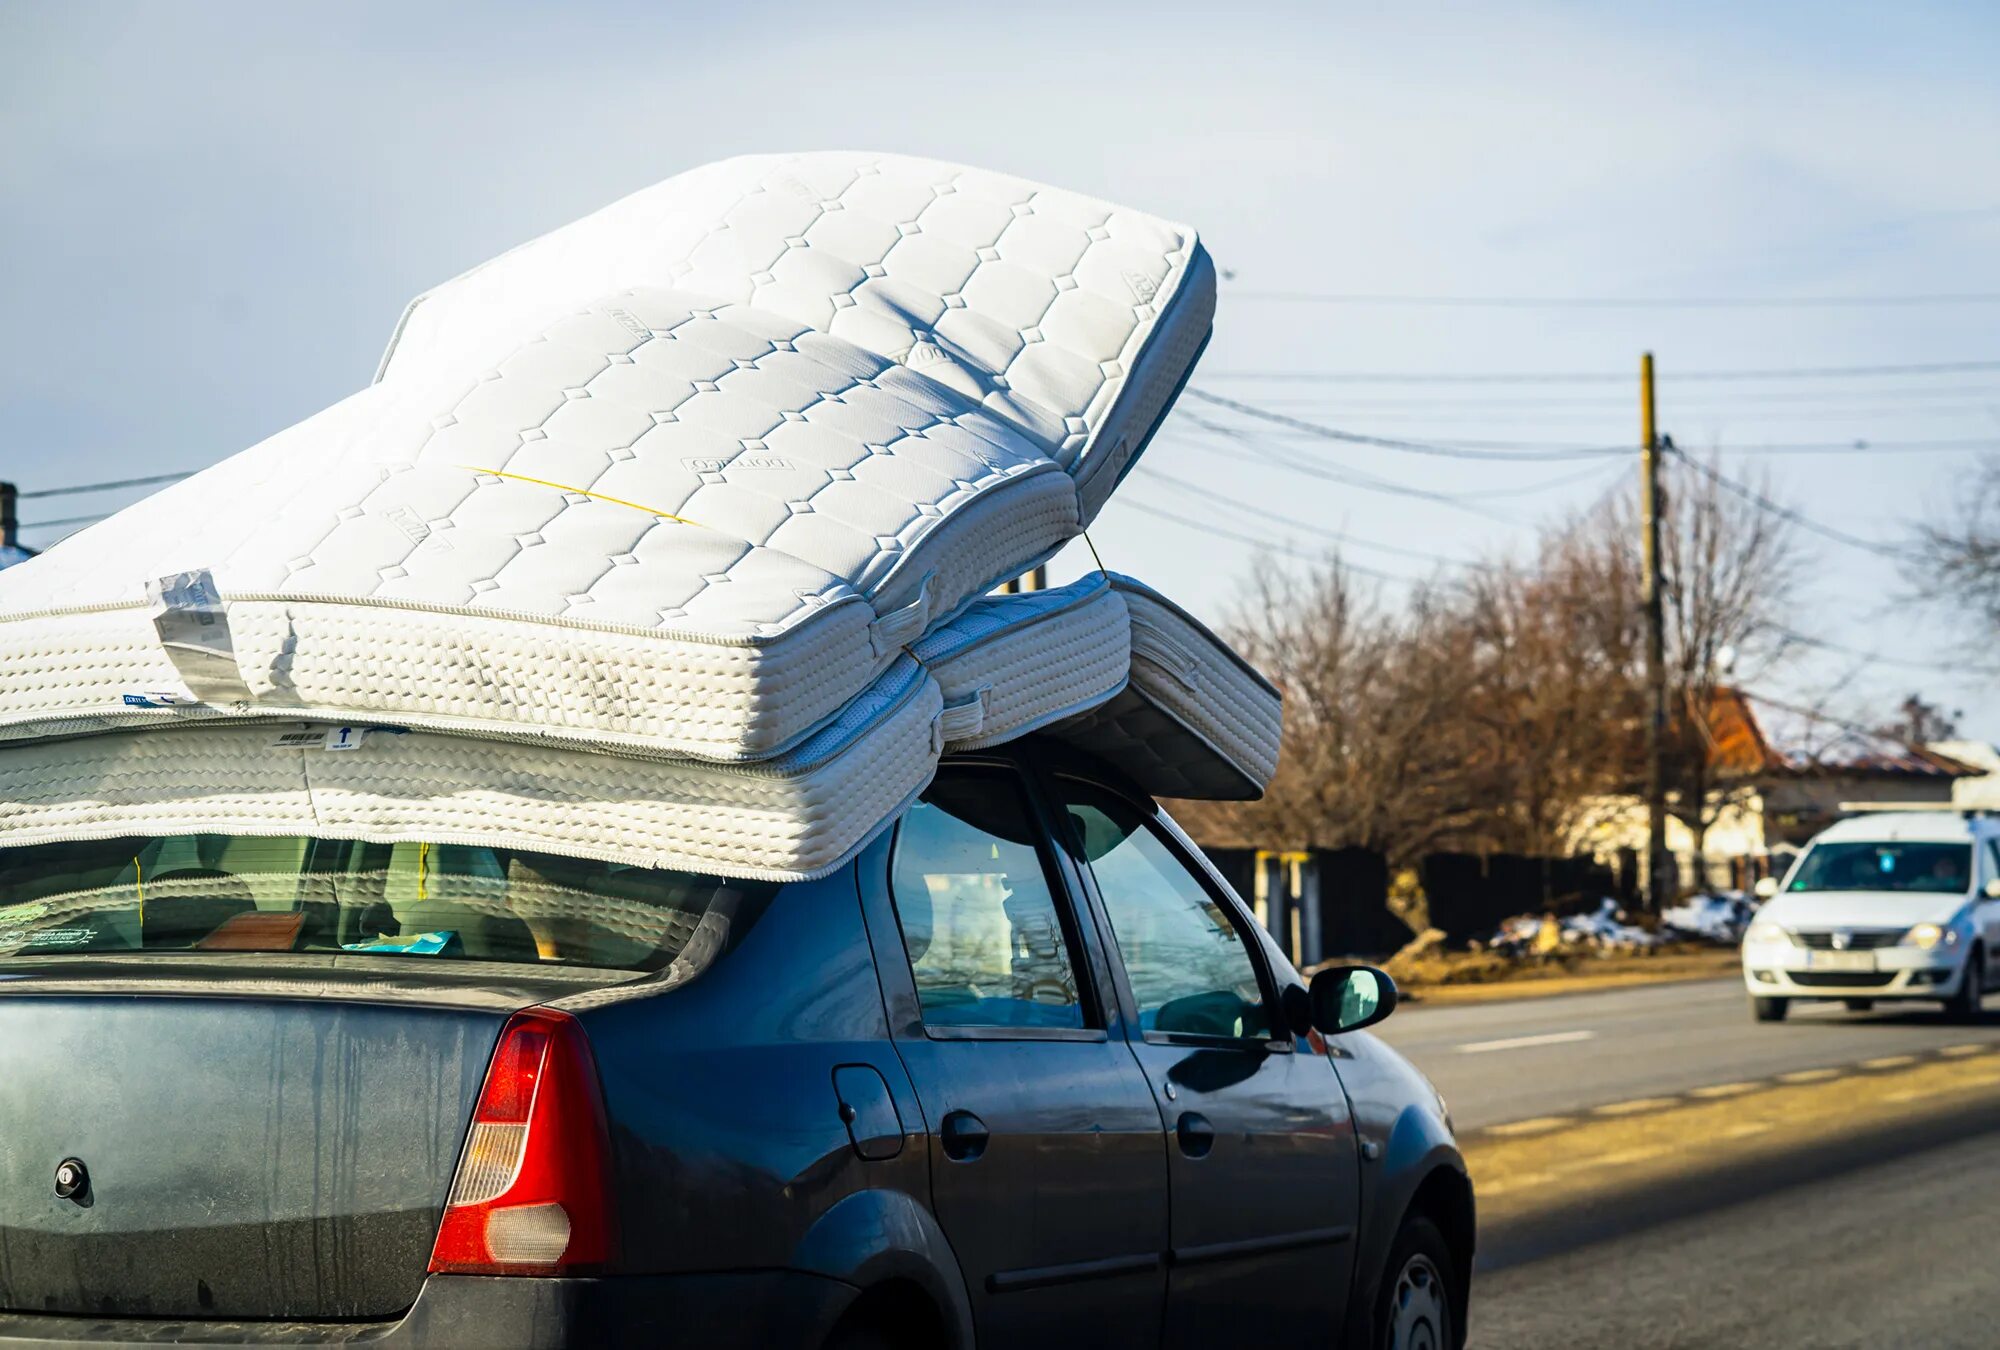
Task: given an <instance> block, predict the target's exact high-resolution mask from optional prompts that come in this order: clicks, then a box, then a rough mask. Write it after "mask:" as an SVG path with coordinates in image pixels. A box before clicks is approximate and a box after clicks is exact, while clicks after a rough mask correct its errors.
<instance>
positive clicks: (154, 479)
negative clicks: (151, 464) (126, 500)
mask: <svg viewBox="0 0 2000 1350" xmlns="http://www.w3.org/2000/svg"><path fill="white" fill-rule="evenodd" d="M193 473H194V470H192V469H187V470H183V471H182V472H180V473H156V474H149V475H148V476H146V477H144V478H119V479H116V480H113V481H111V482H108V483H73V484H71V485H70V486H68V487H53V488H36V489H34V490H33V491H30V492H20V493H16V494H15V496H16V497H18V498H19V499H20V500H22V501H26V500H27V499H28V498H30V497H68V496H72V495H74V494H76V493H80V492H110V491H111V490H113V489H114V488H135V487H153V486H155V485H157V484H160V483H177V482H179V481H180V480H181V479H183V478H187V477H189V476H191V475H192V474H193Z"/></svg>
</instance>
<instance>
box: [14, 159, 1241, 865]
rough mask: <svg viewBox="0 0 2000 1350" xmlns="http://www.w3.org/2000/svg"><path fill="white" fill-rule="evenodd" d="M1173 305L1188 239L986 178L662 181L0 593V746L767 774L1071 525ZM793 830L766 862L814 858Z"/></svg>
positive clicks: (1191, 259)
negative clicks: (495, 748) (387, 732)
mask: <svg viewBox="0 0 2000 1350" xmlns="http://www.w3.org/2000/svg"><path fill="white" fill-rule="evenodd" d="M1213 304H1214V275H1213V270H1212V268H1211V267H1210V265H1209V263H1208V260H1207V256H1206V254H1205V252H1204V251H1203V249H1202V247H1201V245H1200V243H1199V241H1198V240H1197V238H1196V237H1195V235H1194V233H1193V232H1192V231H1191V230H1188V229H1186V228H1184V227H1181V226H1175V225H1170V224H1167V223H1165V222H1162V221H1158V220H1155V219H1153V218H1151V217H1148V216H1143V215H1139V214H1137V213H1134V212H1129V211H1125V210H1123V209H1120V208H1116V207H1112V206H1108V205H1105V204H1103V203H1099V202H1094V201H1091V200H1089V199H1087V198H1083V197H1078V196H1075V195H1073V194H1070V193H1065V192H1060V191H1057V190H1054V189H1049V188H1043V187H1038V186H1036V185H1034V184H1030V183H1024V182H1021V181H1020V180H1017V179H1011V178H1007V177H1004V176H1001V175H996V174H989V173H985V172H982V171H978V170H971V169H964V168H959V167H956V166H951V165H945V164H938V163H934V162H930V161H920V160H911V159H903V158H898V157H893V156H882V155H856V154H811V155H796V156H768V157H756V158H749V159H741V160H731V161H727V162H725V163H722V164H717V165H711V166H708V167H706V168H704V169H700V170H696V171H694V172H693V173H690V174H686V175H682V176H681V177H679V178H676V179H672V180H670V181H668V182H666V183H663V184H661V185H659V186H658V187H655V188H651V189H648V190H646V191H644V192H641V193H638V194H636V195H634V196H633V197H630V198H627V199H626V200H624V201H622V202H620V203H617V204H616V205H614V206H612V207H609V208H607V209H606V210H604V211H602V212H599V213H598V214H597V215H594V216H591V217H588V218H587V219H585V220H583V221H580V222H578V223H576V224H575V225H572V226H569V227H567V228H565V229H562V230H558V231H556V232H555V233H553V234H550V235H548V236H546V237H544V238H542V239H540V240H537V241H535V242H534V243H531V244H528V245H525V246H523V247H522V248H519V249H516V250H514V251H513V252H511V253H508V254H506V255H503V256H502V257H501V258H499V259H496V260H495V261H493V262H491V263H488V264H486V265H485V266H483V267H481V268H478V269H476V270H474V271H473V272H471V273H468V274H467V275H466V276H464V277H461V278H459V279H458V280H456V281H453V282H450V283H448V284H446V285H444V286H442V287H439V288H438V289H436V290H434V291H432V292H430V293H429V294H427V295H425V296H423V297H421V298H420V299H419V300H418V301H417V302H415V303H414V304H413V305H412V306H411V308H410V310H409V311H408V313H406V315H405V316H404V320H403V322H402V324H401V325H400V326H399V328H398V332H397V337H396V339H395V341H394V342H393V343H392V346H391V348H390V351H389V353H388V355H387V356H386V357H385V358H384V362H383V368H382V372H381V374H380V376H379V377H378V382H377V383H376V384H375V385H373V386H372V387H370V388H368V389H366V390H364V391H362V392H361V393H358V394H356V395H354V396H353V397H351V398H349V399H347V400H345V401H343V402H342V403H339V404H337V405H335V406H334V407H332V408H329V409H327V410H326V411H325V412H322V413H320V414H318V415H317V416H315V417H313V418H310V419H308V420H307V421H305V422H302V423H300V424H298V425H297V426H295V427H292V428H289V429H288V430H286V431H283V432H280V433H279V434H278V435H276V436H274V437H272V438H271V439H270V440H268V441H265V442H264V443H262V444H260V445H258V446H255V447H253V448H252V449H250V450H247V451H244V452H243V453H241V454H238V455H236V456H234V457H232V458H230V459H227V460H225V461H223V462H222V463H221V464H218V465H217V466H215V467H214V468H212V469H209V470H207V471H205V472H203V473H201V474H198V475H196V476H195V477H193V478H190V479H188V480H186V481H184V482H182V483H180V484H177V485H175V486H174V487H172V488H170V489H168V490H166V491H164V492H161V493H159V494H156V495H155V496H153V497H150V498H148V499H146V500H145V501H142V502H140V503H138V504H137V505H135V506H132V507H130V508H128V509H126V510H125V511H122V512H120V513H118V514H117V515H116V516H113V517H112V518H110V519H109V520H106V521H104V522H102V523H101V524H99V525H97V526H94V527H92V528H91V529H88V530H85V531H83V532H82V533H80V534H78V535H75V536H73V537H72V538H70V539H68V540H66V541H65V542H64V543H62V544H60V545H58V546H57V547H55V548H54V549H51V550H50V551H49V552H48V553H47V554H45V555H44V556H42V557H41V558H38V559H36V560H34V561H31V562H29V563H26V564H23V565H21V566H17V567H14V568H9V569H7V570H6V571H4V572H0V739H14V740H29V739H36V738H42V737H52V736H59V737H67V736H73V735H76V734H78V733H82V732H111V731H117V730H120V729H130V728H137V727H149V728H159V727H163V726H185V725H188V724H192V723H199V722H211V721H217V720H227V719H256V720H259V721H262V720H268V719H272V718H286V719H294V720H297V719H310V720H326V721H337V722H352V721H369V722H390V723H394V724H396V725H399V726H404V727H410V728H418V729H422V730H429V731H438V732H451V733H457V734H458V735H459V736H460V737H468V736H469V737H507V738H512V739H515V740H520V741H527V742H530V743H540V744H543V745H545V746H547V747H549V748H550V749H551V751H552V752H553V751H554V750H556V749H559V748H562V747H580V748H588V749H595V750H608V751H615V752H625V753H628V754H636V755H643V756H647V757H650V758H652V759H654V760H656V761H661V762H664V761H667V760H692V761H711V762H714V763H716V764H721V765H738V766H743V767H744V769H745V772H746V774H748V775H750V776H752V777H758V776H761V778H760V781H762V780H764V779H769V778H771V777H772V776H773V775H775V774H777V773H778V770H777V768H776V767H775V766H776V765H778V764H779V763H786V764H790V765H792V766H793V767H798V766H799V765H800V764H802V763H803V762H805V761H803V760H801V759H799V757H800V756H805V757H806V758H807V759H810V758H811V756H812V755H813V754H824V752H825V751H826V749H827V746H826V743H825V740H824V733H827V732H829V731H833V730H835V729H836V726H837V724H836V720H835V719H837V718H838V719H841V723H840V724H845V723H846V721H847V720H848V719H849V717H850V716H851V713H852V708H851V706H850V705H852V704H853V703H854V701H855V700H856V699H857V698H860V697H863V696H864V691H877V690H881V689H886V688H889V687H890V686H893V685H894V684H895V671H896V669H897V668H898V667H899V665H901V664H903V663H906V662H907V661H908V660H909V659H910V658H909V657H908V656H907V651H908V649H909V648H910V645H911V644H912V643H914V642H918V641H920V640H922V639H924V638H925V637H926V635H928V634H932V633H934V632H935V631H936V630H937V629H938V628H939V626H940V625H941V624H943V623H944V622H946V621H948V620H950V619H951V618H952V617H954V616H956V615H959V614H961V613H962V612H964V611H966V608H967V606H968V605H969V604H971V602H972V601H973V600H974V599H975V598H976V597H978V596H980V595H981V594H983V593H984V592H986V591H987V590H989V589H990V588H991V587H992V585H993V584H994V583H995V582H997V581H999V580H1001V579H1003V578H1005V577H1008V576H1011V575H1014V574H1016V573H1018V572H1020V571H1022V570H1024V569H1025V568H1026V567H1028V566H1030V565H1032V564H1033V563H1035V562H1037V561H1039V560H1041V559H1044V558H1046V557H1048V556H1049V555H1051V554H1052V553H1054V552H1055V551H1056V550H1057V549H1059V548H1060V547H1061V546H1062V545H1063V544H1064V543H1065V542H1066V541H1067V540H1068V539H1070V538H1071V537H1073V536H1074V535H1075V534H1076V533H1077V532H1078V531H1079V530H1080V529H1081V528H1082V527H1083V526H1084V525H1085V524H1086V523H1087V522H1088V521H1089V519H1090V518H1091V516H1092V515H1093V514H1094V512H1095V511H1096V509H1097V508H1098V506H1100V505H1101V504H1102V502H1103V500H1104V499H1105V497H1106V496H1107V495H1108V493H1109V492H1110V490H1111V488H1112V487H1113V485H1114V484H1115V483H1116V481H1117V480H1118V478H1119V477H1120V476H1121V475H1122V474H1123V473H1124V472H1125V470H1126V469H1128V468H1129V467H1130V465H1131V463H1132V461H1133V459H1134V457H1136V455H1137V454H1138V453H1139V451H1140V450H1141V449H1142V448H1143V445H1144V443H1145V441H1146V440H1147V438H1148V437H1149V436H1150V435H1151V433H1152V431H1153V429H1154V427H1155V425H1156V424H1157V422H1158V420H1159V418H1160V417H1161V416H1162V415H1163V413H1164V410H1165V408H1166V407H1167V405H1168V404H1169V403H1170V402H1171V400H1172V397H1173V395H1174V393H1175V392H1176V391H1177V390H1178V388H1179V386H1180V384H1181V382H1182V381H1183V380H1184V379H1185V378H1186V375H1187V373H1188V370H1189V369H1190V368H1191V366H1192V364H1193V362H1194V360H1195V358H1196V356H1197V355H1198V353H1199V351H1200V348H1201V345H1202V343H1203V341H1204V340H1205V338H1206V336H1207V333H1208V329H1209V323H1210V318H1211V314H1212V310H1213ZM937 683H938V682H937V681H935V680H934V681H932V684H933V685H936V684H937ZM869 696H871V697H872V693H871V694H870V695H869ZM936 696H938V697H942V696H943V695H942V694H941V693H940V694H937V695H936ZM911 697H912V698H919V696H918V695H911ZM994 697H995V700H996V703H997V701H998V697H999V696H998V695H997V694H996V695H995V696H994ZM919 701H920V700H919ZM843 709H849V712H847V713H843V711H842V710H843ZM891 720H893V719H891ZM919 720H921V719H919ZM267 734H268V733H266V732H264V731H246V732H245V735H246V736H248V737H249V739H248V740H245V741H243V742H242V744H243V745H246V746H248V745H251V744H253V743H255V742H256V739H257V738H258V737H260V736H267ZM988 734H989V735H991V734H997V733H988ZM232 743H233V742H223V741H216V742H202V744H204V745H211V744H212V745H215V746H221V745H224V744H232ZM401 743H402V744H407V745H433V744H435V745H439V746H450V747H452V748H451V750H450V753H451V754H452V755H456V756H459V757H461V758H476V757H477V754H479V753H489V754H496V755H497V754H498V753H499V752H477V751H474V750H473V749H471V748H470V747H469V745H468V744H467V743H465V742H463V741H462V740H454V741H434V740H432V739H430V738H421V739H419V738H412V739H410V740H408V741H404V742H401ZM113 744H128V742H125V741H118V742H106V747H105V750H106V753H109V752H110V751H109V747H110V746H112V745H113ZM130 744H133V745H136V744H137V743H130ZM383 744H384V747H385V748H383V749H381V750H380V753H388V749H387V748H386V747H387V745H388V743H387V742H384V743H383ZM815 747H817V748H815ZM133 753H150V752H141V751H139V750H136V749H135V750H134V751H133ZM204 753H207V752H204ZM440 753H443V752H442V751H441V752H440ZM9 758H10V759H11V758H12V756H11V755H10V756H9ZM753 763H754V764H757V765H761V767H756V768H751V767H750V766H751V765H752V764H753ZM467 767H468V771H472V768H473V766H471V765H468V766H467ZM581 771H582V770H579V772H581ZM694 771H695V770H692V769H674V770H671V771H670V770H668V769H666V768H664V767H663V768H660V769H659V770H658V771H657V772H658V773H660V774H669V773H670V772H671V773H690V772H694ZM676 781H678V780H676ZM885 781H886V780H885ZM898 781H904V782H907V781H909V780H907V779H904V780H898ZM662 790H663V791H665V790H667V788H665V787H663V788H662ZM788 790H789V789H788ZM799 790H800V791H803V790H804V788H802V787H801V788H799ZM885 790H887V789H885ZM837 805H844V803H842V804H837ZM874 805H876V806H879V805H880V803H879V802H878V803H875V804H874ZM890 805H893V803H890ZM870 809H873V807H872V806H871V808H870ZM370 828H372V827H370ZM607 828H609V827H608V826H607ZM718 828H719V827H718ZM799 829H800V830H801V831H803V833H802V834H801V837H800V838H799V839H798V840H797V841H796V843H797V848H796V849H795V850H794V852H793V854H792V855H789V856H791V858H792V862H790V863H787V864H786V868H787V870H793V867H794V864H796V866H797V867H800V868H807V869H808V870H809V869H810V868H812V867H818V866H820V865H821V863H820V862H819V861H814V860H817V859H822V858H823V857H824V856H825V854H824V853H823V852H814V851H813V850H814V849H823V848H824V847H827V846H830V842H832V843H837V842H838V840H839V839H841V838H843V837H844V835H843V833H842V829H841V828H838V827H835V826H832V825H827V826H826V827H825V829H824V830H821V827H820V825H818V824H815V825H813V826H812V827H810V828H808V827H806V826H803V825H802V826H799ZM814 831H820V833H823V834H824V836H825V838H824V839H823V840H822V839H819V838H815V839H814V840H812V841H811V842H810V843H808V841H807V840H806V838H805V837H804V836H805V834H810V833H813V832H814ZM640 833H641V834H644V833H645V831H644V830H641V831H640ZM750 833H751V834H753V835H754V834H755V833H756V831H755V830H752V831H750ZM648 837H651V836H648ZM829 841H830V842H829ZM713 851H714V852H716V853H717V856H720V855H721V853H723V852H726V850H720V849H718V850H713ZM838 852H839V850H838V849H837V848H836V849H835V853H836V854H837V853H838Z"/></svg>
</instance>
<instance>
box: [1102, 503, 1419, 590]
mask: <svg viewBox="0 0 2000 1350" xmlns="http://www.w3.org/2000/svg"><path fill="white" fill-rule="evenodd" d="M1116 500H1117V504H1118V505H1120V506H1129V507H1131V508H1132V509H1133V510H1134V511H1141V512H1144V513H1145V514H1146V515H1149V516H1155V517H1158V518H1159V519H1161V520H1166V521H1171V522H1173V523H1174V524H1176V525H1183V526H1186V527H1187V528H1188V529H1191V530H1198V531H1200V532H1201V533H1203V534H1209V535H1214V536H1215V537H1216V538H1218V539H1229V540H1233V541H1235V542H1236V543H1239V544H1250V545H1252V546H1253V547H1256V548H1262V549H1270V550H1271V551H1273V552H1275V553H1282V554H1285V555H1286V556H1287V557H1291V558H1312V557H1314V556H1315V555H1313V554H1310V553H1307V552H1306V551H1305V550H1303V549H1299V548H1294V547H1293V546H1291V545H1290V544H1285V543H1279V542H1277V541H1275V540H1273V539H1271V538H1270V537H1269V536H1268V535H1265V536H1261V537H1260V536H1258V535H1254V534H1244V533H1243V532H1241V531H1239V530H1232V529H1230V528H1228V527H1227V526H1225V525H1217V524H1216V523H1215V522H1214V521H1209V520H1198V519H1196V518H1194V517H1192V516H1184V515H1181V514H1180V513H1179V512H1176V511H1169V510H1167V509H1166V508H1165V507H1161V506H1155V505H1153V504H1152V503H1151V502H1144V501H1140V500H1138V499H1137V498H1135V497H1132V496H1130V495H1129V494H1121V495H1120V496H1119V497H1118V498H1117V499H1116ZM1340 565H1341V566H1342V567H1344V568H1346V569H1347V570H1348V571H1350V572H1354V573H1358V574H1359V575H1361V576H1364V577H1373V578H1374V579H1375V580H1377V581H1393V582H1397V583H1398V584H1404V585H1407V584H1409V583H1410V582H1411V580H1412V578H1410V577H1403V576H1397V575H1396V574H1395V573H1393V572H1384V571H1380V570H1379V569H1377V568H1373V567H1364V566H1363V565H1362V564H1360V563H1357V562H1350V561H1348V560H1347V559H1345V558H1343V559H1341V560H1340Z"/></svg>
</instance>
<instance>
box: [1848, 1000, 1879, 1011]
mask: <svg viewBox="0 0 2000 1350" xmlns="http://www.w3.org/2000/svg"><path fill="white" fill-rule="evenodd" d="M1841 1002H1842V1003H1844V1004H1846V1005H1847V1011H1849V1012H1874V1011H1875V1000H1874V999H1872V998H1844V999H1842V1000H1841Z"/></svg>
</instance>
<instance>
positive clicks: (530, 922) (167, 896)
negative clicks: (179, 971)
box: [0, 834, 777, 971]
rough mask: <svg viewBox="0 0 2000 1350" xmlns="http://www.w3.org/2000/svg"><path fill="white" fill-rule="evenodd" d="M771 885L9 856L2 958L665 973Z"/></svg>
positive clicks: (132, 852)
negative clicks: (184, 956) (235, 956)
mask: <svg viewBox="0 0 2000 1350" xmlns="http://www.w3.org/2000/svg"><path fill="white" fill-rule="evenodd" d="M776 889H777V887H776V886H775V884H772V883H764V882H744V881H733V880H724V879H722V878H720V877H709V876H699V875H695V874H692V873H687V872H673V871H666V870H662V869H658V868H649V867H632V866H626V865H622V864H618V863H607V862H596V861H588V860H582V859H576V858H564V857H558V856H555V855H553V854H547V853H536V852H532V851H528V850H523V849H513V848H506V847H501V846H487V845H467V844H446V843H435V844H434V843H426V842H422V841H410V842H402V843H394V844H370V843H360V842H355V841H352V840H341V839H320V838H313V837H308V836H303V835H280V836H272V837H265V836H256V837H253V836H243V835H223V834H186V835H170V836H156V837H132V838H124V839H111V840H95V841H90V842H77V843H57V844H38V845H33V846H30V847H25V848H10V849H0V960H10V959H19V958H34V957H42V956H79V955H100V954H115V953H125V952H146V953H154V952H192V953H222V952H236V953H254V952H320V953H348V954H355V955H371V956H391V957H402V958H407V959H410V960H426V961H501V962H509V963H517V964H522V965H541V964H551V963H553V964H559V965H578V966H595V967H602V968H607V969H614V970H639V971H651V970H660V969H664V968H666V967H667V966H669V965H670V964H672V962H673V961H674V960H675V958H676V957H678V956H679V955H681V953H682V952H683V951H685V950H687V949H688V947H689V945H690V944H691V943H695V942H696V940H697V935H698V934H704V935H705V936H704V937H703V938H702V939H701V941H700V943H699V945H700V946H701V947H703V948H707V947H708V945H709V944H710V943H711V942H721V943H726V942H727V941H728V938H729V937H730V934H731V930H732V928H736V929H740V928H741V927H742V926H743V925H744V924H746V923H747V922H748V920H749V919H750V918H751V917H753V916H754V914H753V912H754V910H755V909H761V907H762V906H763V905H764V904H765V903H767V902H768V900H769V898H770V896H771V894H772V893H773V892H774V891H775V890H776Z"/></svg>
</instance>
